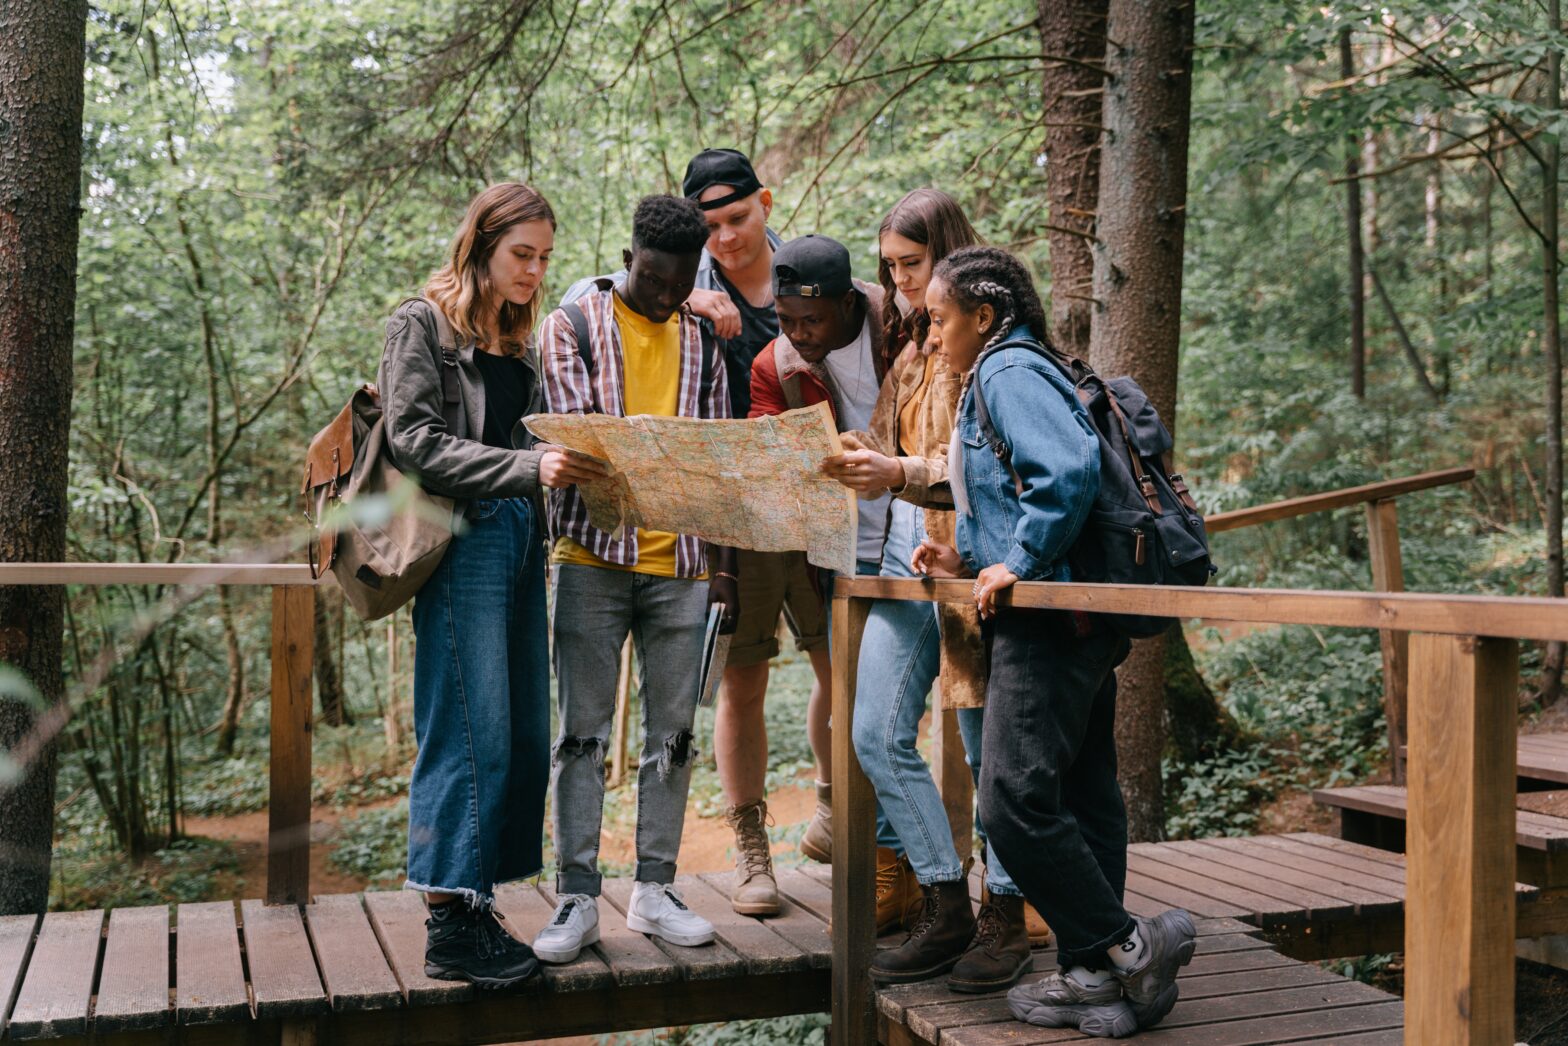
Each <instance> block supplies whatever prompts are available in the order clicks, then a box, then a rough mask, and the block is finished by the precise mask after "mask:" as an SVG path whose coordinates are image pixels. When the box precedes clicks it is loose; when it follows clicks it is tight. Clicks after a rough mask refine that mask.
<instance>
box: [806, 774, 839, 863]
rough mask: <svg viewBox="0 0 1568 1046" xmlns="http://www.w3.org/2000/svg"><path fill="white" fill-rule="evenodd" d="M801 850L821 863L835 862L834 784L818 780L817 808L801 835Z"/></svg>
mask: <svg viewBox="0 0 1568 1046" xmlns="http://www.w3.org/2000/svg"><path fill="white" fill-rule="evenodd" d="M800 852H801V853H803V854H805V855H806V856H807V857H809V858H811V859H812V860H813V861H817V862H819V863H821V864H832V863H833V786H832V785H830V784H823V783H822V782H821V781H818V782H817V809H816V810H815V811H814V812H813V813H812V815H811V823H810V824H808V825H806V834H805V835H803V836H801V837H800Z"/></svg>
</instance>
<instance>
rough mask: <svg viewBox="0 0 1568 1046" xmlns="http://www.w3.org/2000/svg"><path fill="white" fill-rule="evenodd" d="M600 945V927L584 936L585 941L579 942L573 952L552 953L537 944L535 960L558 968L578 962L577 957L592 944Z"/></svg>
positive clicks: (535, 946)
mask: <svg viewBox="0 0 1568 1046" xmlns="http://www.w3.org/2000/svg"><path fill="white" fill-rule="evenodd" d="M598 943H599V927H597V926H595V927H594V928H593V929H591V930H589V931H588V932H587V933H586V934H584V935H583V939H582V940H581V941H579V942H578V943H577V947H575V948H573V949H572V950H571V951H558V952H557V951H551V950H550V949H549V948H541V947H539V945H538V944H535V945H534V946H533V948H534V958H536V959H538V960H539V961H540V962H547V963H551V964H553V965H557V966H558V965H560V964H561V963H564V962H576V961H577V957H578V956H579V955H581V954H582V953H583V949H584V948H586V947H588V946H589V945H591V944H598Z"/></svg>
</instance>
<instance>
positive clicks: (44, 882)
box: [0, 0, 87, 915]
mask: <svg viewBox="0 0 1568 1046" xmlns="http://www.w3.org/2000/svg"><path fill="white" fill-rule="evenodd" d="M86 46H87V3H86V0H6V2H5V3H4V4H3V5H0V127H3V128H4V134H3V135H0V447H4V448H5V453H4V454H0V560H3V561H7V562H27V561H39V560H61V559H64V558H65V527H66V518H67V512H68V509H67V504H66V485H67V475H66V460H67V452H68V448H69V435H70V427H71V340H72V335H73V330H74V327H75V319H76V240H77V229H78V225H79V216H80V210H79V208H78V206H77V200H78V197H79V192H80V184H81V175H82V74H83V68H82V66H83V55H84V53H85V50H86ZM64 594H65V590H64V589H63V588H61V587H58V586H50V587H31V586H9V587H0V662H6V663H9V664H11V665H14V666H17V667H18V668H20V669H21V671H22V672H23V673H25V674H26V675H27V677H28V678H29V679H30V680H32V683H33V685H34V686H35V687H37V688H38V691H39V693H40V694H41V695H42V697H43V701H44V706H43V707H45V708H47V709H49V710H50V711H49V712H47V713H44V714H42V715H41V714H40V713H39V712H38V710H37V708H35V707H33V706H31V705H29V704H27V703H24V702H21V701H17V700H12V699H7V698H4V697H0V753H6V754H15V755H17V756H19V757H20V758H22V759H23V760H25V762H24V765H22V766H20V767H18V768H16V769H17V770H19V776H16V777H14V778H13V777H12V775H11V774H8V773H5V772H4V771H5V767H4V766H0V841H3V845H0V915H7V914H13V913H22V912H41V911H43V909H44V906H45V904H46V903H47V902H48V899H49V855H50V844H51V841H52V836H53V834H54V783H55V745H54V741H53V737H52V735H53V734H54V733H55V731H57V730H58V728H59V726H60V725H61V720H62V717H63V715H64V709H63V707H62V706H61V701H62V698H63V694H64V680H63V675H62V667H61V641H62V636H63V629H64V609H63V608H64V602H63V599H64ZM40 727H43V729H42V730H40V729H39V728H40ZM44 734H48V735H51V736H49V737H47V738H44V739H43V743H42V744H37V745H35V744H34V741H35V739H37V738H40V737H41V735H44Z"/></svg>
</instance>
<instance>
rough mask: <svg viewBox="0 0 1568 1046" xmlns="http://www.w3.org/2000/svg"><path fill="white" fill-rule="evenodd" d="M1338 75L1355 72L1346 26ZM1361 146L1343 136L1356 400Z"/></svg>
mask: <svg viewBox="0 0 1568 1046" xmlns="http://www.w3.org/2000/svg"><path fill="white" fill-rule="evenodd" d="M1339 75H1340V76H1341V77H1342V78H1344V79H1346V80H1348V79H1350V78H1351V77H1352V76H1355V75H1356V58H1355V54H1354V53H1353V52H1352V51H1351V49H1350V27H1349V26H1345V27H1344V28H1343V29H1341V30H1340V31H1339ZM1360 159H1361V147H1360V145H1359V144H1358V143H1357V141H1356V136H1355V135H1354V134H1351V135H1348V136H1347V137H1346V138H1345V178H1346V181H1345V232H1346V240H1347V241H1348V242H1349V244H1350V278H1349V284H1348V285H1347V287H1346V288H1345V289H1346V290H1347V291H1348V292H1349V295H1350V391H1351V392H1352V393H1354V394H1355V396H1356V398H1357V399H1362V398H1365V396H1366V394H1367V288H1366V279H1365V277H1364V275H1363V274H1362V264H1363V262H1364V259H1365V257H1366V256H1365V253H1364V251H1363V249H1362V245H1361V181H1360V179H1359V178H1358V177H1357V176H1358V175H1359V174H1360Z"/></svg>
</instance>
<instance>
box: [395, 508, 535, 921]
mask: <svg viewBox="0 0 1568 1046" xmlns="http://www.w3.org/2000/svg"><path fill="white" fill-rule="evenodd" d="M544 560H545V549H544V543H543V535H542V530H541V527H540V524H539V520H538V518H537V516H536V515H535V512H534V507H533V505H532V504H531V503H530V502H529V501H528V500H527V499H526V498H504V499H496V500H480V501H475V502H473V503H472V504H471V505H470V507H469V511H468V526H467V528H466V529H465V530H464V531H463V533H461V534H459V535H458V536H456V537H454V538H453V539H452V543H451V544H450V545H448V546H447V550H446V556H445V558H444V559H442V561H441V565H440V566H439V567H437V568H436V572H435V573H434V574H432V575H431V577H430V580H429V581H427V582H426V583H425V586H424V588H422V589H421V590H420V592H419V595H418V596H417V597H416V598H415V600H414V613H413V616H414V637H415V641H416V644H417V645H416V646H415V648H414V733H415V737H416V738H417V740H418V743H419V756H418V758H417V759H416V760H415V762H414V774H413V780H412V781H411V783H410V785H409V797H408V882H407V886H408V887H409V888H410V889H415V890H423V891H427V892H438V893H451V894H457V895H459V896H461V897H463V898H464V899H465V900H466V901H467V902H468V903H469V904H470V905H472V906H475V907H485V906H488V905H489V904H490V903H491V902H492V901H493V900H494V892H495V887H496V885H497V884H498V883H504V882H509V881H511V880H513V879H521V878H525V877H527V876H531V875H537V874H538V873H539V871H540V870H541V865H542V864H543V861H544V856H543V840H544V804H545V790H546V788H547V787H548V784H549V774H550V656H549V638H548V628H549V626H548V620H547V617H546V612H545V595H544V570H545V562H544Z"/></svg>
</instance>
